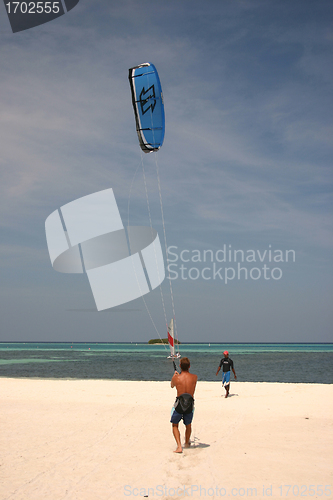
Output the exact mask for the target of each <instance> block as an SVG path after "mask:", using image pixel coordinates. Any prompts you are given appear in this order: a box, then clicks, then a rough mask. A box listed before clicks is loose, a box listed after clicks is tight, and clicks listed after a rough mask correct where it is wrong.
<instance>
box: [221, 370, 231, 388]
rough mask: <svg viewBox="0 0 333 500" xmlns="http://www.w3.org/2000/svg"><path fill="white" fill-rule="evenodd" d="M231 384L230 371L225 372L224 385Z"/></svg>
mask: <svg viewBox="0 0 333 500" xmlns="http://www.w3.org/2000/svg"><path fill="white" fill-rule="evenodd" d="M229 384H230V371H229V372H223V377H222V385H223V387H225V386H226V385H229Z"/></svg>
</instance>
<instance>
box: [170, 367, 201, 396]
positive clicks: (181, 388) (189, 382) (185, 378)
mask: <svg viewBox="0 0 333 500" xmlns="http://www.w3.org/2000/svg"><path fill="white" fill-rule="evenodd" d="M197 380H198V377H197V375H194V374H193V373H189V372H187V371H182V372H181V373H178V372H175V374H174V376H173V377H172V379H171V387H176V389H177V396H181V395H182V394H185V393H186V394H191V396H192V397H193V396H194V391H195V387H196V385H197Z"/></svg>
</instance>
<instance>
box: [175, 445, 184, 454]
mask: <svg viewBox="0 0 333 500" xmlns="http://www.w3.org/2000/svg"><path fill="white" fill-rule="evenodd" d="M174 453H183V450H182V447H181V446H177V449H176V450H175V451H174Z"/></svg>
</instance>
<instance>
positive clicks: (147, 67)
mask: <svg viewBox="0 0 333 500" xmlns="http://www.w3.org/2000/svg"><path fill="white" fill-rule="evenodd" d="M128 78H129V81H130V86H131V91H132V103H133V108H134V115H135V122H136V131H137V134H138V137H139V142H140V147H141V149H142V151H144V152H145V153H152V152H153V151H158V150H159V149H160V147H161V146H162V144H163V139H164V130H165V119H164V104H163V94H162V87H161V83H160V79H159V77H158V73H157V71H156V68H155V66H154V65H153V64H151V63H143V64H139V65H138V66H135V67H134V68H130V70H129V75H128Z"/></svg>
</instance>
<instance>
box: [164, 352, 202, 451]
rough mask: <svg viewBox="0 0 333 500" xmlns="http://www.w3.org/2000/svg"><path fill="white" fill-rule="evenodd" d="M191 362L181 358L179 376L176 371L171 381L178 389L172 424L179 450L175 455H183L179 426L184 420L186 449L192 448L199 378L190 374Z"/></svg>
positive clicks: (177, 449) (172, 385)
mask: <svg viewBox="0 0 333 500" xmlns="http://www.w3.org/2000/svg"><path fill="white" fill-rule="evenodd" d="M189 368H190V360H189V359H188V358H181V360H180V369H181V373H180V374H179V373H178V372H177V371H175V373H174V376H173V377H172V379H171V387H176V389H177V398H176V402H175V405H174V408H173V412H172V415H171V420H170V422H171V423H172V432H173V435H174V438H175V440H176V443H177V448H176V450H175V453H182V451H183V449H182V445H181V442H180V433H179V429H178V424H179V422H180V421H181V419H183V422H184V424H185V426H186V431H185V447H186V448H187V447H189V446H190V436H191V431H192V427H191V423H192V419H193V410H194V399H193V396H194V391H195V386H196V385H197V380H198V377H197V375H194V374H193V373H189V371H188V370H189Z"/></svg>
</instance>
